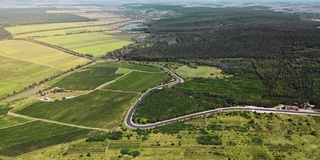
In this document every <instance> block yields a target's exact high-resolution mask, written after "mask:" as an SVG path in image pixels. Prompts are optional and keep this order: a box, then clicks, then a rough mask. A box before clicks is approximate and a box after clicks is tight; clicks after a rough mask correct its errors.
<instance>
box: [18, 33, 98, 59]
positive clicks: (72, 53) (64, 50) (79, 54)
mask: <svg viewBox="0 0 320 160" xmlns="http://www.w3.org/2000/svg"><path fill="white" fill-rule="evenodd" d="M13 40H22V41H29V42H32V43H36V44H39V45H42V46H46V47H49V48H53V49H56V50H59V51H62V52H65V53H68V54H71V55H74V56H78V57H81V58H87V59H89V60H95V58H94V57H90V56H85V55H83V54H81V53H78V52H75V51H72V50H69V49H66V48H63V47H60V46H56V45H52V44H49V43H44V42H41V41H37V40H34V39H20V38H16V39H13Z"/></svg>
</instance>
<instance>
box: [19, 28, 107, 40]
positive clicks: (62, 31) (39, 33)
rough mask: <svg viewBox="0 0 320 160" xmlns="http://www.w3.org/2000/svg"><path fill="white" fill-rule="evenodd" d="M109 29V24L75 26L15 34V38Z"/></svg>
mask: <svg viewBox="0 0 320 160" xmlns="http://www.w3.org/2000/svg"><path fill="white" fill-rule="evenodd" d="M107 30H110V27H108V26H95V27H82V28H74V29H63V30H54V31H45V32H33V33H28V34H21V35H14V38H40V37H51V36H63V35H71V34H81V33H88V32H102V31H107Z"/></svg>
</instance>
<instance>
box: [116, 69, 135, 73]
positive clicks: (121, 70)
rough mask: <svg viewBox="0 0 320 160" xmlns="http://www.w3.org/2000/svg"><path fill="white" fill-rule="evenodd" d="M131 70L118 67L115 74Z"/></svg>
mask: <svg viewBox="0 0 320 160" xmlns="http://www.w3.org/2000/svg"><path fill="white" fill-rule="evenodd" d="M131 71H132V70H130V69H127V68H118V70H117V72H116V74H128V73H130V72H131Z"/></svg>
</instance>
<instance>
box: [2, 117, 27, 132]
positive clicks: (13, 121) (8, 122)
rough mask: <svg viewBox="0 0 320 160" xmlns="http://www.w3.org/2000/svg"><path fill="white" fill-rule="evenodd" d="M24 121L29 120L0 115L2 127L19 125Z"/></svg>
mask: <svg viewBox="0 0 320 160" xmlns="http://www.w3.org/2000/svg"><path fill="white" fill-rule="evenodd" d="M24 122H28V120H25V119H22V118H18V117H12V116H8V115H4V116H0V129H1V128H7V127H9V126H14V125H18V124H21V123H24Z"/></svg>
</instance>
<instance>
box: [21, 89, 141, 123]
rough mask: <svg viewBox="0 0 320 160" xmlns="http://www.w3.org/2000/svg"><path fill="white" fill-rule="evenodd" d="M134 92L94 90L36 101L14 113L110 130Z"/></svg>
mask: <svg viewBox="0 0 320 160" xmlns="http://www.w3.org/2000/svg"><path fill="white" fill-rule="evenodd" d="M138 95H139V94H137V93H122V92H112V91H103V90H97V91H94V92H91V93H89V94H87V95H82V96H79V97H76V98H73V99H67V100H61V101H54V102H36V103H33V104H31V105H29V106H27V107H26V108H24V109H22V110H20V111H18V113H19V114H23V115H28V116H31V117H37V118H43V119H50V120H55V121H60V122H65V123H71V124H78V125H84V126H90V127H100V128H107V129H113V128H115V127H117V126H118V125H119V124H120V123H121V118H122V116H123V114H124V112H125V110H126V109H127V108H128V107H129V106H130V104H131V103H132V102H133V100H135V99H136V98H137V97H138Z"/></svg>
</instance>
